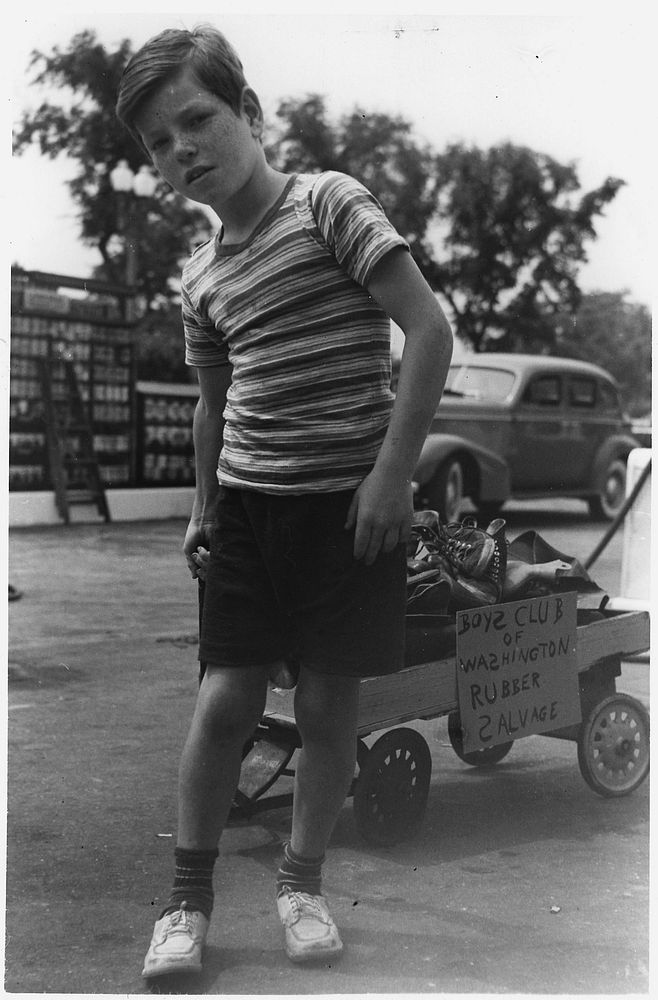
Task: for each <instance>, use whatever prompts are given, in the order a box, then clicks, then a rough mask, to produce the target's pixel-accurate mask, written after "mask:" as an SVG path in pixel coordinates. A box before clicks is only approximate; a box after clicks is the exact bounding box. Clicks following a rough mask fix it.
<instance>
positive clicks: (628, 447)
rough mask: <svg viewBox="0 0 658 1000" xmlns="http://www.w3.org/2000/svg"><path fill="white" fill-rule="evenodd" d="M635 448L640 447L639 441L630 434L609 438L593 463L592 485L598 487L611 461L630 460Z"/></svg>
mask: <svg viewBox="0 0 658 1000" xmlns="http://www.w3.org/2000/svg"><path fill="white" fill-rule="evenodd" d="M634 448H639V443H638V442H637V441H636V440H635V438H634V437H632V436H631V435H630V434H615V435H614V436H613V437H611V438H608V440H607V441H606V442H605V443H604V444H602V445H601V447H600V448H599V450H598V452H597V453H596V457H595V459H594V463H593V465H592V476H591V486H592V487H593V488H595V489H598V488H599V486H600V484H601V480H602V478H603V476H604V475H605V470H606V469H607V467H608V465H609V464H610V462H612V461H613V460H614V459H616V458H620V459H621V460H622V461H623V462H626V461H628V456H629V453H630V452H631V451H633V449H634Z"/></svg>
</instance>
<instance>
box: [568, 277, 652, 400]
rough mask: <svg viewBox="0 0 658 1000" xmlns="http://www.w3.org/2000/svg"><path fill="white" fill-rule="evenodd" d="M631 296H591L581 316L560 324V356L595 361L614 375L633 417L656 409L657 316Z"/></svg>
mask: <svg viewBox="0 0 658 1000" xmlns="http://www.w3.org/2000/svg"><path fill="white" fill-rule="evenodd" d="M627 296H628V292H626V291H621V292H590V293H588V294H587V295H583V297H582V300H581V303H580V307H579V309H578V311H577V312H576V313H575V314H573V315H572V314H558V315H557V316H556V317H555V320H554V330H555V338H556V343H557V347H558V350H559V353H560V354H562V355H564V356H565V357H571V358H581V359H583V360H585V361H594V362H596V364H599V365H602V367H603V368H606V369H607V370H608V371H609V372H611V373H612V374H613V375H614V376H615V378H616V379H617V381H618V382H619V385H620V387H621V392H622V398H623V400H624V403H625V405H626V408H627V410H628V412H629V413H630V414H631V416H635V417H637V416H642V415H643V414H644V413H647V412H648V411H649V409H650V407H651V314H650V312H649V310H648V309H647V307H646V306H644V305H640V304H639V303H637V302H629V301H627Z"/></svg>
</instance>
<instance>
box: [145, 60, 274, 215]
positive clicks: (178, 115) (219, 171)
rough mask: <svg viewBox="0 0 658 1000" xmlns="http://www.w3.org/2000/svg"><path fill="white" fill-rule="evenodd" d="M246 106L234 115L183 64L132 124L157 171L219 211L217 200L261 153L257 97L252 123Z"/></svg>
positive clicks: (226, 196)
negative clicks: (254, 120) (255, 121)
mask: <svg viewBox="0 0 658 1000" xmlns="http://www.w3.org/2000/svg"><path fill="white" fill-rule="evenodd" d="M248 108H251V105H250V104H247V105H246V106H245V109H243V110H242V111H241V114H240V115H239V116H237V115H236V114H235V113H234V111H233V110H232V109H231V108H230V107H229V105H228V104H226V103H225V102H224V101H222V100H221V99H220V98H219V97H216V96H215V95H214V94H212V93H210V91H208V90H206V89H205V88H204V87H203V86H202V85H201V84H200V83H199V81H198V80H197V78H196V76H195V75H194V73H193V72H192V70H191V69H190V68H189V67H184V68H183V69H182V70H181V71H180V72H179V73H177V74H176V76H174V77H172V78H171V79H169V80H167V81H165V82H164V83H163V84H162V85H161V86H160V87H159V88H158V89H157V90H156V91H155V92H154V93H153V94H152V95H151V97H149V98H148V99H147V100H146V101H145V102H144V104H143V106H142V107H141V108H140V110H139V114H138V115H137V116H136V119H135V125H136V127H137V130H138V132H139V134H140V135H141V137H142V141H143V142H144V145H145V146H146V148H147V150H148V152H149V154H150V156H151V159H152V161H153V165H154V167H155V168H156V170H157V171H158V173H159V174H160V175H161V177H163V178H164V180H166V181H167V182H168V183H169V184H171V186H172V187H173V188H174V189H175V190H176V191H178V192H180V194H182V195H184V196H185V197H186V198H191V199H192V200H193V201H198V202H201V203H202V204H206V205H210V206H211V207H212V208H214V209H215V210H216V211H217V213H218V215H220V216H221V211H220V210H221V206H222V205H225V204H226V203H227V201H228V200H230V199H231V198H232V197H233V196H234V195H235V194H236V193H238V192H239V191H240V190H241V189H242V188H243V187H244V185H245V184H246V182H247V181H248V180H249V178H250V176H251V175H252V173H253V171H254V168H255V166H256V163H257V162H258V158H259V156H260V150H261V147H260V144H259V143H258V141H257V136H258V134H259V131H260V125H259V122H260V119H259V117H258V113H259V110H260V109H259V108H258V107H257V103H256V118H257V123H256V125H254V124H253V122H250V120H249V113H248ZM251 110H252V111H253V109H251ZM252 118H253V115H252Z"/></svg>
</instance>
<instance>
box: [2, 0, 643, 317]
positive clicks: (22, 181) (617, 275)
mask: <svg viewBox="0 0 658 1000" xmlns="http://www.w3.org/2000/svg"><path fill="white" fill-rule="evenodd" d="M340 6H341V5H340V4H339V3H332V4H327V3H324V4H322V5H320V4H317V5H314V4H313V3H312V2H310V0H309V2H307V3H306V4H304V6H303V8H302V9H303V11H304V13H303V14H300V13H298V12H297V10H296V8H295V7H294V6H291V7H286V5H285V4H284V3H283V4H277V5H276V9H277V13H276V14H271V13H263V12H262V11H263V10H266V9H267V8H265V7H263V8H262V10H259V7H258V5H253V4H252V5H249V6H248V8H247V9H248V10H249V12H250V13H248V14H242V13H238V12H236V9H235V8H234V7H231V6H230V5H225V4H224V5H219V6H218V7H216V8H214V9H213V11H212V12H208V11H203V10H202V11H186V10H184V9H183V10H181V9H180V8H175V7H172V8H171V9H167V8H166V6H164V5H162V4H159V5H158V6H157V10H156V11H153V12H152V11H150V10H149V9H148V7H147V6H145V7H144V8H143V9H141V10H140V11H138V12H135V11H134V5H133V8H132V10H131V11H128V9H127V8H126V9H122V8H121V5H117V6H116V7H114V8H113V9H112V10H106V11H101V12H98V11H94V10H92V9H91V7H90V5H87V7H86V8H85V9H82V8H81V9H79V10H76V9H75V7H74V8H72V9H69V10H68V13H61V8H60V7H59V5H58V6H57V8H55V7H54V6H53V7H51V8H48V7H44V6H40V7H38V8H34V9H33V10H32V9H30V7H29V6H28V7H25V6H24V5H21V6H20V14H12V15H11V16H10V20H11V24H10V33H9V36H8V37H10V38H11V46H8V47H7V48H8V50H9V51H8V55H9V59H8V60H7V62H6V65H5V67H4V72H5V73H9V74H10V77H11V79H10V80H9V86H8V88H7V91H6V92H9V93H10V94H11V119H12V121H15V120H16V119H17V118H18V117H19V115H20V113H21V112H22V111H23V110H24V109H27V108H35V107H36V106H37V105H38V102H39V101H40V100H41V99H42V96H43V94H42V92H38V91H37V90H36V89H35V88H34V87H32V86H30V82H29V81H30V76H29V73H28V62H29V56H30V52H31V51H32V50H33V49H39V50H40V51H42V52H45V53H50V52H51V51H52V48H53V47H54V46H56V45H57V46H59V47H62V48H66V47H67V46H68V43H69V42H70V40H71V38H72V37H73V35H74V34H75V33H76V32H78V31H81V30H84V29H91V30H93V31H95V32H96V34H97V36H98V38H99V40H100V41H101V42H102V43H103V44H104V45H105V46H106V47H108V48H111V47H113V46H116V45H117V44H118V43H119V42H120V41H121V40H122V39H124V38H129V39H130V40H131V42H132V44H133V46H135V47H137V46H139V45H140V44H141V43H142V42H144V41H146V39H147V38H149V37H150V36H151V35H153V34H155V33H157V32H158V31H160V30H162V29H163V28H165V27H172V26H173V27H175V26H181V27H188V28H189V27H192V26H193V25H194V24H195V23H197V22H199V21H210V22H212V23H213V24H215V25H216V26H217V27H219V28H221V30H223V31H224V32H225V34H226V35H227V36H228V37H229V39H230V40H231V41H232V42H233V44H234V45H235V47H236V48H237V49H238V52H239V53H240V55H241V57H242V61H243V63H244V65H245V69H246V74H247V78H248V80H249V82H250V84H251V86H253V87H254V89H255V90H256V91H257V92H258V94H259V96H260V98H261V101H262V103H263V105H264V108H265V112H266V116H267V115H268V114H269V116H270V117H273V115H274V111H275V108H276V106H277V104H278V102H279V100H280V99H282V98H285V97H300V96H303V95H305V94H308V93H319V94H322V95H324V96H325V97H326V98H327V102H328V107H329V110H330V112H331V114H332V115H339V114H341V113H344V112H349V111H352V110H353V108H354V107H355V105H357V104H358V105H359V106H360V107H361V108H362V109H363V110H367V111H372V112H375V111H381V112H385V113H387V114H391V115H398V114H399V115H402V116H403V117H405V118H407V119H408V120H409V121H410V122H411V123H412V125H413V129H414V134H415V135H416V137H417V138H418V140H419V141H427V142H428V143H429V144H430V145H431V146H432V147H433V148H434V149H435V150H436V151H437V152H438V151H441V150H442V149H443V148H445V146H446V145H447V144H448V143H450V142H456V141H461V142H465V143H467V144H472V145H476V146H479V147H481V148H487V147H489V146H491V145H494V144H497V143H500V142H505V141H511V142H513V143H516V144H519V145H526V146H529V147H531V148H532V149H534V150H536V151H538V152H542V153H547V154H549V155H550V156H552V157H554V158H555V159H557V160H558V161H560V162H563V163H570V162H574V163H575V165H576V169H577V172H578V176H579V179H580V183H581V186H582V188H583V190H584V191H586V190H590V189H591V188H594V187H597V186H599V185H600V184H601V183H602V182H603V181H604V180H605V178H606V177H608V176H614V177H619V178H622V179H623V180H624V181H626V185H625V186H624V187H623V188H622V189H621V191H620V192H619V194H618V195H617V197H616V198H615V200H614V201H613V202H612V204H610V205H609V206H607V207H606V209H605V217H603V218H599V220H598V222H597V223H596V225H597V230H598V234H599V238H598V240H597V241H596V242H594V243H591V244H589V245H588V255H589V258H590V260H589V263H588V264H587V265H585V266H584V267H583V269H582V270H581V287H582V288H583V289H584V290H585V291H593V290H599V289H600V290H605V291H622V290H628V292H629V295H630V298H631V299H632V300H633V301H637V302H643V303H645V304H647V305H649V304H650V302H651V299H652V294H653V285H654V280H655V279H654V271H655V269H654V266H653V265H654V261H653V259H652V254H651V246H650V243H651V241H650V226H651V223H652V221H653V219H652V215H653V213H652V208H653V205H652V193H653V185H652V184H650V180H649V172H650V170H651V171H652V173H653V172H654V170H655V167H654V163H655V161H654V160H653V159H652V153H653V150H652V146H653V138H654V136H653V129H654V123H653V117H654V109H653V107H652V105H651V103H650V94H651V93H652V92H653V91H654V90H655V80H654V78H653V76H654V70H653V68H652V66H653V62H654V54H653V52H650V46H651V41H652V38H653V32H652V29H651V28H650V22H649V20H648V19H647V16H646V15H643V14H642V13H641V11H642V10H643V9H644V5H641V6H640V7H639V8H638V6H637V5H635V4H634V3H632V2H631V3H628V4H624V5H617V6H616V8H615V9H614V15H613V9H612V8H610V11H607V8H606V6H605V4H597V5H594V4H592V5H589V4H585V5H581V6H579V4H578V2H577V0H572V2H571V3H570V4H568V5H567V4H564V5H562V4H561V3H560V2H559V0H555V2H554V3H553V4H552V5H551V8H550V9H551V12H552V13H551V14H550V15H549V14H547V13H545V12H543V11H541V7H540V5H537V8H536V10H537V12H534V10H535V7H534V6H533V4H532V3H529V2H526V3H525V4H523V5H521V4H519V5H518V7H517V8H516V9H515V5H514V4H511V5H507V6H506V7H505V8H504V11H505V12H504V13H494V12H493V11H496V10H497V6H496V5H495V4H482V3H480V4H478V3H473V4H469V3H468V2H467V0H465V2H462V3H461V4H460V5H459V10H460V13H459V14H455V13H451V12H450V8H446V12H445V13H443V12H442V7H441V5H440V4H434V5H432V6H431V7H430V10H431V11H432V12H431V13H413V14H400V13H395V12H390V13H387V12H386V8H385V6H384V7H383V8H382V4H378V5H377V11H378V12H377V14H371V13H369V12H368V6H369V5H367V6H366V5H362V7H361V9H360V8H359V4H358V2H353V3H352V4H350V5H349V6H348V5H345V7H346V11H345V12H342V11H341V9H340ZM421 7H422V5H421ZM269 9H270V10H271V7H270V8H269ZM322 9H324V10H325V11H326V10H327V9H330V10H331V11H332V13H331V14H327V13H324V12H320V11H321V10H322ZM415 9H418V8H415ZM49 10H50V11H52V13H49ZM452 10H453V11H454V5H453V8H452ZM638 10H639V11H640V13H638ZM519 11H525V13H519ZM566 11H570V12H571V13H566ZM574 12H575V13H574ZM48 96H49V97H51V98H52V96H53V95H48ZM8 167H9V176H10V178H11V181H10V183H9V184H5V187H4V193H3V200H4V210H5V218H7V216H8V217H9V220H10V222H9V256H10V262H12V263H13V262H17V263H19V264H20V265H21V266H23V267H25V268H28V269H30V270H44V271H55V272H58V273H61V274H69V275H76V276H86V275H87V274H88V273H89V270H90V268H91V267H93V266H94V265H95V264H96V263H98V257H97V255H96V253H95V251H93V250H86V249H84V248H82V247H81V245H80V242H79V239H78V235H77V226H76V221H75V208H74V206H73V205H72V203H71V202H70V199H69V198H68V194H67V190H66V186H65V182H66V179H67V177H70V176H72V174H73V171H74V165H72V164H71V162H70V161H67V160H66V159H62V160H59V161H55V162H53V161H50V160H48V159H44V158H42V157H41V156H40V155H38V153H37V152H36V151H30V152H29V153H28V154H26V155H22V156H20V157H13V158H10V162H9V164H8Z"/></svg>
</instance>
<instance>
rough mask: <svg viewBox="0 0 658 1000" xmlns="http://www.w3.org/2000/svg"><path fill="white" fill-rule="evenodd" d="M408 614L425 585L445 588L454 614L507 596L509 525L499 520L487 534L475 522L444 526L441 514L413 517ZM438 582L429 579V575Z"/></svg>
mask: <svg viewBox="0 0 658 1000" xmlns="http://www.w3.org/2000/svg"><path fill="white" fill-rule="evenodd" d="M407 557H408V558H407V584H408V587H409V588H410V593H409V600H408V611H410V610H411V607H412V606H413V604H414V603H418V601H419V598H420V597H422V596H423V595H422V594H421V595H417V588H418V586H419V584H420V583H421V582H425V583H426V585H429V583H430V581H432V582H433V585H434V588H435V589H436V587H437V586H438V585H439V583H440V584H441V587H442V593H441V598H442V599H443V600H444V606H445V607H446V608H447V610H448V611H449V612H451V613H452V612H455V611H459V610H464V609H467V608H475V607H481V606H482V605H488V604H498V603H499V602H500V601H501V600H502V597H503V587H504V584H505V570H506V566H507V539H506V537H505V521H504V520H503V519H502V518H496V520H494V521H492V522H491V523H490V524H489V526H488V527H487V528H486V529H483V528H479V527H478V525H477V522H476V521H475V519H474V518H471V517H467V518H464V520H463V521H457V522H451V523H449V524H443V523H442V522H441V519H440V518H439V515H438V514H437V513H436V511H430V510H425V511H421V512H418V513H416V514H415V515H414V523H413V526H412V534H411V541H410V545H409V547H408V550H407ZM431 570H432V571H434V574H435V575H434V577H433V578H432V577H430V576H429V573H430V571H431Z"/></svg>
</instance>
